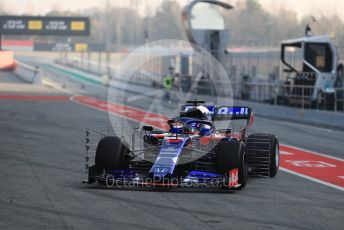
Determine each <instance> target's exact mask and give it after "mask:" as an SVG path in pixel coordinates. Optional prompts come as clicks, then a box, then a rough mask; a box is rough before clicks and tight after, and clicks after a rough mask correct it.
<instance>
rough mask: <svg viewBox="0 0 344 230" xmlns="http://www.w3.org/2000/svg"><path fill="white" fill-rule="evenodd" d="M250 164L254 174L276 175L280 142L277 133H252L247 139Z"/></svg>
mask: <svg viewBox="0 0 344 230" xmlns="http://www.w3.org/2000/svg"><path fill="white" fill-rule="evenodd" d="M246 146H247V154H248V164H249V167H251V168H252V172H253V174H254V175H258V176H268V177H275V176H276V174H277V172H278V168H279V143H278V139H277V137H276V136H275V135H271V134H262V133H257V134H252V135H250V136H248V138H247V140H246Z"/></svg>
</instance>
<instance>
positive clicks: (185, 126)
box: [86, 101, 279, 190]
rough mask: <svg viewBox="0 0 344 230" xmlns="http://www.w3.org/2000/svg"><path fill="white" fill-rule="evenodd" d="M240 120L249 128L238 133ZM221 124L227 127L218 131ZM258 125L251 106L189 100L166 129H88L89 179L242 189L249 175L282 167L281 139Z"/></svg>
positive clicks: (268, 174) (270, 174)
mask: <svg viewBox="0 0 344 230" xmlns="http://www.w3.org/2000/svg"><path fill="white" fill-rule="evenodd" d="M239 120H241V123H243V126H241V127H240V129H239V130H238V131H237V132H235V131H234V130H233V129H234V125H233V124H234V123H235V122H236V121H239ZM217 122H220V123H225V125H223V126H224V127H225V128H223V129H216V127H215V123H217ZM252 123H253V113H252V112H251V109H250V108H248V107H238V106H234V107H229V106H208V105H204V102H203V101H188V102H187V104H186V105H183V106H182V108H181V112H180V114H179V116H178V117H175V118H172V119H170V120H168V121H167V124H168V127H169V128H168V130H166V131H162V130H155V129H154V128H153V127H151V126H144V127H142V128H141V129H139V128H135V129H133V130H130V134H129V135H127V137H128V136H129V137H130V138H129V141H128V138H125V136H126V134H125V130H123V129H122V130H121V131H116V130H115V132H112V131H113V130H112V129H110V128H100V129H98V130H97V129H87V131H86V143H87V144H86V149H87V151H86V152H87V156H86V168H87V169H88V180H87V182H88V183H89V184H92V183H95V182H98V183H101V184H106V185H108V186H109V185H111V186H114V185H115V186H120V185H134V186H139V185H142V186H166V187H171V186H172V187H174V186H176V187H183V186H188V187H193V186H197V187H199V186H212V187H213V186H216V187H222V188H228V189H234V190H237V189H242V188H244V187H245V185H246V183H247V179H248V176H249V175H253V176H262V177H274V176H275V175H276V173H277V171H278V167H279V143H278V139H277V138H276V136H274V135H271V134H265V133H252V134H249V129H250V127H251V126H252ZM229 127H231V128H229ZM92 135H93V137H94V136H96V137H95V138H93V139H92ZM92 141H94V144H92ZM96 142H98V143H96ZM129 142H130V143H129ZM92 146H95V147H94V149H93V150H92ZM91 152H93V155H92V154H90V153H91Z"/></svg>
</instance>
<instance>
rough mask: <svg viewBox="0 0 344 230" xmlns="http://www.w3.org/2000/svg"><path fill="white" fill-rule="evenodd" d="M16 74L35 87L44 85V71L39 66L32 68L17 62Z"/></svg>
mask: <svg viewBox="0 0 344 230" xmlns="http://www.w3.org/2000/svg"><path fill="white" fill-rule="evenodd" d="M14 73H15V74H16V75H17V76H18V77H20V78H21V79H23V80H24V81H26V82H28V83H31V84H35V85H41V84H42V75H43V71H42V70H41V69H40V68H39V67H38V66H31V65H27V64H25V63H22V62H16V68H15V70H14Z"/></svg>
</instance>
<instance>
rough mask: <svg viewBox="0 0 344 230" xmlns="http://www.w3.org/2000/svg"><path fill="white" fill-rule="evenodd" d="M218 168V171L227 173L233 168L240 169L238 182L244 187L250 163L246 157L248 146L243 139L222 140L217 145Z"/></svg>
mask: <svg viewBox="0 0 344 230" xmlns="http://www.w3.org/2000/svg"><path fill="white" fill-rule="evenodd" d="M216 168H217V171H218V173H220V174H227V173H228V172H229V171H230V170H232V169H235V168H237V169H239V178H238V183H239V184H240V186H239V187H236V188H235V189H238V190H240V189H243V188H244V187H245V186H246V184H247V179H248V163H247V158H246V147H245V144H244V143H243V142H241V141H233V140H232V141H222V142H220V143H219V144H218V146H217V147H216Z"/></svg>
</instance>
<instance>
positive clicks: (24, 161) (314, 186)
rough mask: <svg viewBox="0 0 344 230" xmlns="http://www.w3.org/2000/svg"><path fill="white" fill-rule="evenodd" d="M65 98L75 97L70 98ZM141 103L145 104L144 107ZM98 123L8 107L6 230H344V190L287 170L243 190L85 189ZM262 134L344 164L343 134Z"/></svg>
mask: <svg viewBox="0 0 344 230" xmlns="http://www.w3.org/2000/svg"><path fill="white" fill-rule="evenodd" d="M1 75H2V73H1ZM47 76H48V77H49V79H53V80H56V81H57V82H58V83H57V84H56V85H57V86H56V87H59V86H63V85H65V86H66V85H67V87H65V89H67V90H68V91H69V92H70V93H71V94H74V93H78V94H81V93H84V94H89V95H92V96H98V97H100V98H103V97H105V95H106V89H105V88H104V87H101V86H93V85H90V84H85V83H80V82H76V81H74V80H73V81H70V80H69V79H68V78H67V77H66V76H61V75H56V74H55V73H49V74H48V75H47ZM62 88H63V87H62ZM54 92H55V91H54ZM30 94H34V93H32V92H30ZM63 94H64V95H66V96H69V94H68V93H67V91H64V93H63ZM47 95H49V94H47ZM52 95H55V93H53V90H52ZM136 105H137V106H140V107H143V108H144V107H145V106H146V105H145V104H144V102H142V101H141V102H137V104H136ZM90 125H91V126H92V125H94V126H107V125H110V124H109V118H108V115H107V113H105V112H102V111H97V110H94V109H91V108H87V107H84V106H82V105H78V104H75V103H73V102H70V101H69V100H68V97H65V98H63V97H62V98H61V99H60V100H49V97H48V98H44V99H42V98H36V99H32V100H20V99H12V100H0V128H1V130H2V131H1V132H0V143H1V144H0V159H1V167H0V174H1V178H2V183H1V185H0V207H1V209H0V229H20V228H22V229H342V227H343V225H344V199H343V197H344V196H343V195H344V194H343V192H342V191H340V190H336V189H333V188H330V187H327V186H324V185H322V184H318V183H315V182H312V181H309V180H305V179H304V178H301V177H297V176H294V175H291V174H288V173H285V172H281V171H280V172H279V174H278V176H277V177H276V178H274V179H251V180H250V182H249V184H248V185H247V187H246V188H245V189H244V190H243V191H239V192H225V191H222V190H218V189H197V190H195V189H187V190H185V189H172V190H159V189H154V190H152V189H141V188H137V189H107V188H104V187H102V186H93V185H92V186H89V185H85V184H82V183H81V181H82V180H83V179H84V178H85V169H84V154H85V140H84V131H85V127H86V126H90ZM256 129H257V130H260V129H264V131H274V133H275V134H277V135H278V136H279V138H280V140H281V142H283V143H285V144H290V145H293V146H297V147H305V148H307V149H310V150H315V151H318V152H322V153H326V154H329V155H332V156H336V157H340V158H344V157H343V155H344V153H343V151H342V147H343V143H344V142H343V141H344V140H343V139H344V135H343V132H341V131H335V130H330V129H329V130H326V129H323V128H317V127H311V126H306V125H300V124H293V123H289V122H284V121H283V122H281V121H271V120H268V119H266V118H264V119H262V118H256ZM329 137H330V138H329Z"/></svg>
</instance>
